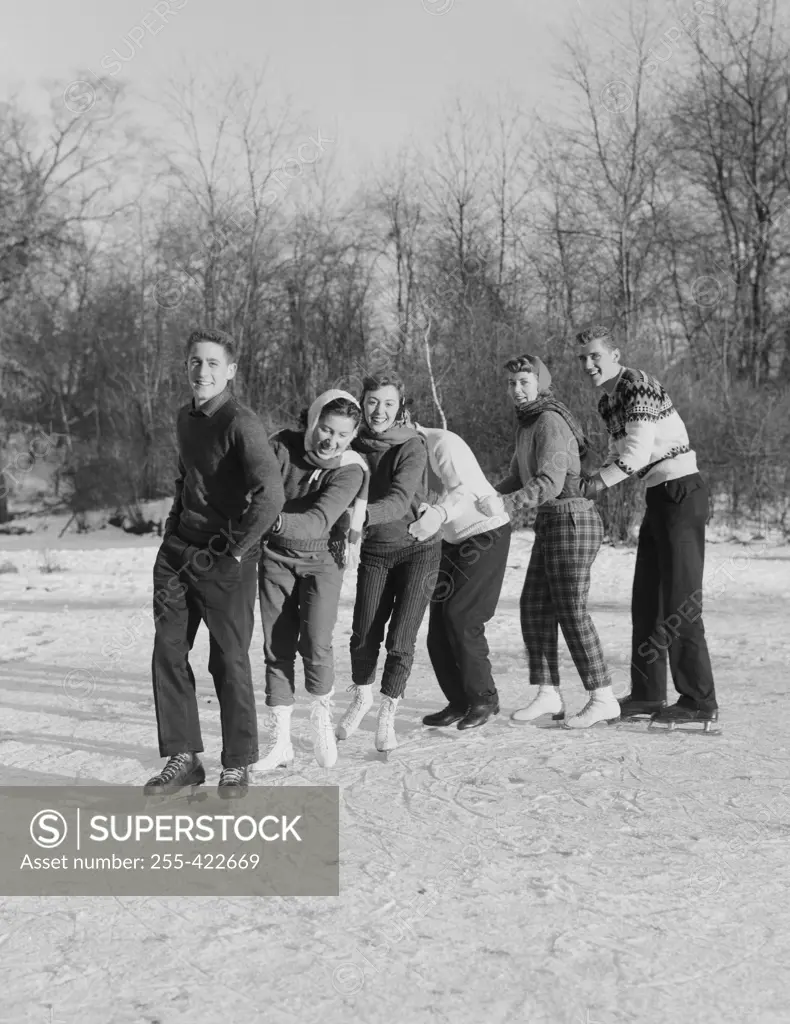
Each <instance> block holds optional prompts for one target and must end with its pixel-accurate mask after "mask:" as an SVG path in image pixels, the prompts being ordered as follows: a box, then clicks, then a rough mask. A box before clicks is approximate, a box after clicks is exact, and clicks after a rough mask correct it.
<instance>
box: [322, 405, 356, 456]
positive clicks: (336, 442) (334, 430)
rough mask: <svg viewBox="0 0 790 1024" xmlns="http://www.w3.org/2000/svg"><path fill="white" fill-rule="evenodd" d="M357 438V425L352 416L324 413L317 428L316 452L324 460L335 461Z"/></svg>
mask: <svg viewBox="0 0 790 1024" xmlns="http://www.w3.org/2000/svg"><path fill="white" fill-rule="evenodd" d="M356 436H357V425H356V423H355V422H354V420H352V419H351V417H350V416H341V415H340V413H336V412H329V413H324V414H323V415H322V416H321V418H320V419H319V421H318V423H317V424H316V428H315V446H316V451H317V453H318V455H319V456H320V457H321V458H322V459H334V458H335V457H336V456H338V455H342V454H343V452H344V451H345V450H346V448H348V446H349V445H350V444H351V442H352V441H353V440H354V438H355V437H356Z"/></svg>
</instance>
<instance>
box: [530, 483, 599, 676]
mask: <svg viewBox="0 0 790 1024" xmlns="http://www.w3.org/2000/svg"><path fill="white" fill-rule="evenodd" d="M577 504H581V502H577V501H574V506H575V505H577ZM585 504H587V506H588V507H587V508H584V507H580V508H576V507H571V508H568V507H567V506H549V507H548V508H546V507H544V508H542V509H540V511H539V512H538V517H537V519H536V521H535V544H534V546H533V548H532V557H531V558H530V560H529V568H528V569H527V578H526V579H525V580H524V589H523V590H522V592H521V602H520V610H521V635H522V636H523V638H524V645H525V646H526V649H527V658H528V660H529V681H530V683H532V684H533V685H534V686H539V685H542V686H545V685H554V686H559V685H560V671H559V659H558V654H557V638H558V634H557V626H558V625H559V626H560V628H561V629H562V634H563V636H564V637H565V642H566V643H567V645H568V649H569V650H570V653H571V657H572V658H573V663H574V665H575V666H576V668H577V670H578V672H579V675H580V676H581V679H582V683H583V684H584V688H585V690H597V689H598V688H599V687H601V686H610V685H611V677H610V676H609V670H608V669H607V667H606V661H605V659H604V655H603V648H602V647H601V641H600V639H599V637H598V632H597V630H596V628H595V626H594V625H593V621H592V619H591V618H590V615H589V612H588V611H587V595H588V594H589V592H590V569H591V567H592V564H593V562H594V561H595V556H596V555H597V554H598V550H599V548H600V547H601V542H602V541H603V523H602V522H601V517H600V516H599V515H598V511H597V509H596V508H595V506H594V505H593V504H592V502H589V503H588V502H586V500H585Z"/></svg>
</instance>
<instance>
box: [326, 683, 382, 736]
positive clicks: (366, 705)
mask: <svg viewBox="0 0 790 1024" xmlns="http://www.w3.org/2000/svg"><path fill="white" fill-rule="evenodd" d="M348 689H349V690H351V691H353V693H354V698H353V700H352V701H351V703H350V704H349V705H348V709H347V710H346V713H345V714H344V715H343V717H342V718H341V719H340V721H339V722H338V724H337V729H335V736H337V738H338V739H339V740H347V739H348V737H349V736H351V735H352V734H353V733H355V732H356V731H357V729H358V728H359V726H360V723H361V721H362V719H363V718H364V717H365V715H366V714H367V713H368V711H370V708H371V705H372V704H373V687H372V686H371V685H369V684H368V685H366V686H358V685H357V684H356V683H352V684H351V686H349V688H348Z"/></svg>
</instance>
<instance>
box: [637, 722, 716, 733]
mask: <svg viewBox="0 0 790 1024" xmlns="http://www.w3.org/2000/svg"><path fill="white" fill-rule="evenodd" d="M699 726H702V728H701V729H700V728H699ZM647 731H648V732H686V733H698V734H699V735H701V736H721V734H722V726H721V724H720V723H719V722H656V721H653V720H652V719H651V721H650V725H649V726H648V727H647Z"/></svg>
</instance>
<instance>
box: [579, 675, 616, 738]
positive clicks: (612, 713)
mask: <svg viewBox="0 0 790 1024" xmlns="http://www.w3.org/2000/svg"><path fill="white" fill-rule="evenodd" d="M619 720H620V705H619V703H618V701H617V698H616V697H615V695H614V693H613V692H612V688H611V686H602V687H600V688H599V689H598V690H593V691H592V692H591V693H590V699H589V700H588V701H587V704H586V705H585V706H584V708H583V709H582V710H581V711H580V712H579V714H578V715H572V716H571V717H570V718H569V719H568V720H567V721H566V722H565V728H566V729H588V728H589V727H590V726H591V725H597V724H598V723H599V722H617V721H619Z"/></svg>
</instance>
